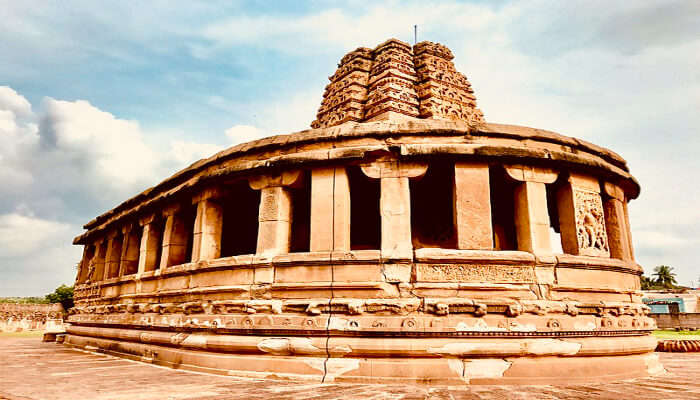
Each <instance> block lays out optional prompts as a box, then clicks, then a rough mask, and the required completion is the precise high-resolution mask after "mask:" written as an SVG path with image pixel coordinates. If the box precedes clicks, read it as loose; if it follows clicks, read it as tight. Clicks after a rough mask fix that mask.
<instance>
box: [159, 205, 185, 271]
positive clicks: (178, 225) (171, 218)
mask: <svg viewBox="0 0 700 400" xmlns="http://www.w3.org/2000/svg"><path fill="white" fill-rule="evenodd" d="M186 247H187V230H186V227H185V221H183V219H182V217H181V216H180V215H178V214H177V213H169V215H168V216H167V219H166V220H165V228H164V229H163V250H162V252H161V258H160V268H161V269H163V268H167V267H170V266H172V265H178V264H182V263H185V262H187V261H188V260H185V256H186V255H187V248H186Z"/></svg>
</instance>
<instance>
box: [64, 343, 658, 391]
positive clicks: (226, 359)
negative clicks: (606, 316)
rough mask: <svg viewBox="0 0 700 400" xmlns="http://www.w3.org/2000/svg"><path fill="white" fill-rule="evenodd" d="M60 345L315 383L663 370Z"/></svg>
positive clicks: (513, 379)
mask: <svg viewBox="0 0 700 400" xmlns="http://www.w3.org/2000/svg"><path fill="white" fill-rule="evenodd" d="M65 344H67V345H69V346H71V347H76V348H82V349H86V350H93V351H99V352H104V353H107V354H110V355H115V356H120V357H125V358H129V359H132V360H137V361H143V362H149V363H153V364H158V365H163V366H168V367H171V368H176V369H187V370H192V371H198V372H207V373H213V374H219V375H233V376H241V377H252V378H266V379H295V380H311V381H316V382H334V381H335V382H360V383H417V384H431V385H434V384H440V385H463V384H499V385H504V384H552V383H558V384H562V383H583V382H595V381H610V380H611V379H629V378H637V377H644V376H649V375H650V374H653V373H655V372H657V373H658V372H659V371H663V369H662V367H661V366H660V364H659V363H658V360H657V358H656V355H654V354H653V353H644V354H633V355H624V356H596V357H512V358H509V357H506V358H467V359H463V358H353V357H331V358H325V357H310V356H282V355H278V356H267V355H259V354H255V355H252V354H251V355H246V354H230V353H212V352H207V351H192V350H183V349H178V348H171V347H165V346H158V345H152V344H144V343H134V342H125V341H118V340H110V339H103V338H94V337H86V336H77V335H74V334H69V335H67V336H66V339H65Z"/></svg>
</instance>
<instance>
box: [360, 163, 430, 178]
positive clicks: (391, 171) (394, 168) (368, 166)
mask: <svg viewBox="0 0 700 400" xmlns="http://www.w3.org/2000/svg"><path fill="white" fill-rule="evenodd" d="M360 168H361V169H362V172H363V173H364V174H365V175H367V176H368V177H370V178H373V179H380V178H419V177H421V176H423V175H425V173H426V172H427V171H428V164H427V163H421V162H406V161H400V160H397V159H390V158H387V159H379V160H376V161H373V162H370V163H365V164H360Z"/></svg>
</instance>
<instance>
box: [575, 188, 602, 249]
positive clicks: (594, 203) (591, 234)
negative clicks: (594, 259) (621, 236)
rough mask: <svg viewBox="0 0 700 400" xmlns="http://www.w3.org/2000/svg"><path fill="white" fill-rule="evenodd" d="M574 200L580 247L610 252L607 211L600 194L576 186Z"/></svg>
mask: <svg viewBox="0 0 700 400" xmlns="http://www.w3.org/2000/svg"><path fill="white" fill-rule="evenodd" d="M574 202H575V212H576V235H577V238H578V244H579V249H581V250H587V249H593V250H594V251H598V252H602V253H609V252H610V249H609V247H608V235H607V233H606V231H605V213H604V211H603V201H602V200H601V198H600V194H598V193H596V192H591V191H588V190H582V189H579V188H574Z"/></svg>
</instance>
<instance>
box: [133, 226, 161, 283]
mask: <svg viewBox="0 0 700 400" xmlns="http://www.w3.org/2000/svg"><path fill="white" fill-rule="evenodd" d="M144 222H145V223H144V224H143V232H142V233H141V247H140V254H139V271H138V273H139V274H142V273H144V272H146V271H153V270H155V269H157V268H160V264H159V260H158V252H159V251H160V250H161V242H160V240H161V237H160V234H161V232H160V229H159V227H158V226H157V224H156V223H155V221H154V220H153V218H150V219H149V220H148V221H144Z"/></svg>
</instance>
